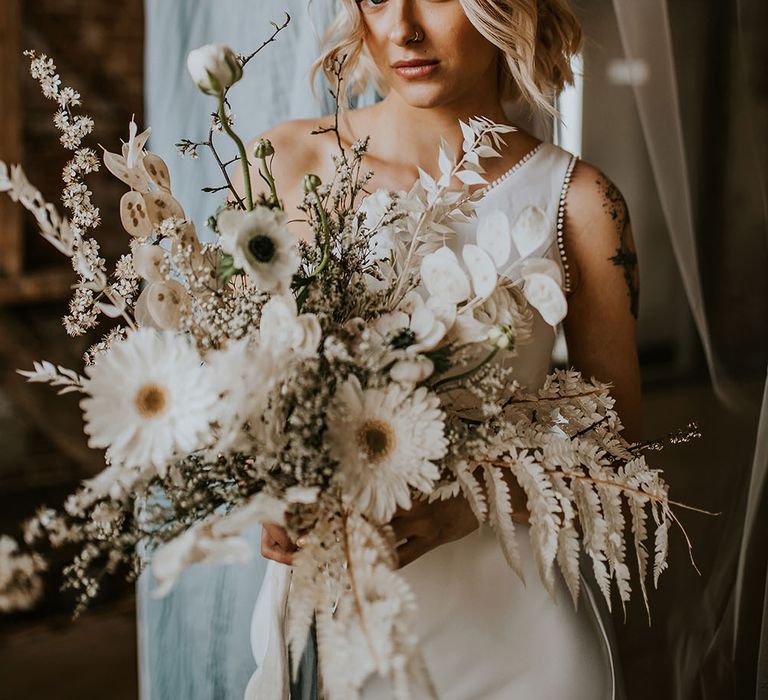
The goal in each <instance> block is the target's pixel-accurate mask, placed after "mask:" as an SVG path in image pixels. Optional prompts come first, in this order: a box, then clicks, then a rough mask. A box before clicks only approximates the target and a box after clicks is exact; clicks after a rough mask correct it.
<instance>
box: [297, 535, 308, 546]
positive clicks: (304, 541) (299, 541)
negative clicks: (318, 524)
mask: <svg viewBox="0 0 768 700" xmlns="http://www.w3.org/2000/svg"><path fill="white" fill-rule="evenodd" d="M305 544H307V538H306V537H304V535H301V536H300V537H298V539H297V540H296V546H297V547H303V546H304V545H305Z"/></svg>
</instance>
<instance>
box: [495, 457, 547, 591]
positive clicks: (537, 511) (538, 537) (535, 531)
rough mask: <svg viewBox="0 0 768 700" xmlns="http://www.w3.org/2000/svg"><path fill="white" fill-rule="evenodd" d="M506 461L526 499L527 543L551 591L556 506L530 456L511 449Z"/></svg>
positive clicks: (544, 477)
mask: <svg viewBox="0 0 768 700" xmlns="http://www.w3.org/2000/svg"><path fill="white" fill-rule="evenodd" d="M508 463H509V465H510V468H511V469H512V473H513V474H514V475H515V478H516V479H517V483H518V484H520V487H521V488H522V489H523V491H525V495H526V496H527V498H528V510H529V511H530V514H531V515H530V521H529V523H530V536H531V544H532V545H533V547H532V550H533V558H534V560H535V561H536V566H537V568H538V570H539V576H541V580H542V581H543V583H544V585H545V587H546V588H547V590H548V591H549V592H550V593H554V586H555V578H554V571H553V568H552V567H553V564H554V561H555V557H556V555H557V531H558V525H559V523H558V520H559V518H558V516H559V514H560V505H559V504H558V502H557V499H556V498H555V495H554V493H553V491H552V485H551V484H550V482H549V480H548V479H547V475H546V473H545V472H544V470H543V469H542V467H541V465H540V464H539V463H538V462H537V460H536V459H535V458H534V457H533V456H532V455H530V454H523V453H519V452H516V451H515V453H513V454H510V457H509V459H508Z"/></svg>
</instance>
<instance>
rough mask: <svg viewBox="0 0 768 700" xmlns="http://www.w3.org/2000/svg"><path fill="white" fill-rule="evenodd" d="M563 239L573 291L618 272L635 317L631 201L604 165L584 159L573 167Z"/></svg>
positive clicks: (636, 288) (636, 284) (636, 286)
mask: <svg viewBox="0 0 768 700" xmlns="http://www.w3.org/2000/svg"><path fill="white" fill-rule="evenodd" d="M564 243H565V250H566V254H567V257H568V262H569V268H570V270H571V275H572V280H571V282H572V284H571V286H572V289H573V290H574V292H575V291H576V290H578V289H579V287H584V286H591V285H592V284H601V283H604V282H605V281H606V280H607V279H610V278H612V277H618V278H619V279H621V280H622V281H623V286H625V288H626V291H627V295H628V297H629V307H630V310H631V312H632V315H633V316H635V317H637V312H638V302H639V299H638V297H639V274H638V260H637V252H636V248H635V243H634V239H633V236H632V225H631V221H630V215H629V206H628V205H627V201H626V199H625V198H624V195H623V194H622V192H621V190H620V189H619V188H618V187H617V185H616V184H615V183H614V182H613V181H612V180H611V179H610V178H609V177H608V176H607V175H606V174H605V173H604V172H603V171H602V170H600V169H599V168H598V167H596V166H594V165H592V164H591V163H587V162H585V161H581V160H579V161H577V163H576V165H575V167H574V169H573V174H572V177H571V183H570V186H569V188H568V193H567V195H566V200H565V231H564ZM588 278H589V279H588Z"/></svg>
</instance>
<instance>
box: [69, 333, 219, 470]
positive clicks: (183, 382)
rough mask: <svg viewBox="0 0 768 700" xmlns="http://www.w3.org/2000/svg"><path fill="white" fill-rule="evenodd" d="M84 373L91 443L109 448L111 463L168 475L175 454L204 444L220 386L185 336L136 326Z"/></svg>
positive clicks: (191, 450)
mask: <svg viewBox="0 0 768 700" xmlns="http://www.w3.org/2000/svg"><path fill="white" fill-rule="evenodd" d="M85 373H86V375H87V379H86V381H85V384H84V389H85V393H86V394H88V396H87V397H86V398H84V399H83V400H82V401H81V402H80V406H81V408H82V409H83V414H84V418H85V432H86V434H87V435H89V440H88V445H89V446H90V447H100V448H106V449H107V455H108V457H109V460H110V462H111V463H112V464H119V465H124V466H128V467H143V468H147V467H152V468H154V469H156V470H157V471H158V473H160V474H161V475H164V474H165V470H166V467H167V465H168V464H169V463H170V462H171V461H172V460H173V459H175V458H179V457H182V456H184V455H187V454H189V453H190V452H193V451H194V450H196V449H199V448H200V447H202V446H203V444H204V442H205V440H206V436H207V433H208V429H209V426H208V417H209V415H210V412H211V410H212V408H213V406H215V404H216V401H217V392H216V390H215V387H214V386H213V382H212V377H211V375H210V373H209V372H208V371H207V370H206V368H205V367H204V366H203V364H202V362H201V359H200V356H199V355H198V353H197V351H196V350H195V349H194V348H193V347H192V346H191V345H190V344H189V342H187V340H186V339H185V338H183V337H181V336H179V335H176V334H174V333H168V332H165V333H158V332H156V331H154V330H151V329H140V330H138V331H134V332H132V333H129V334H128V337H127V338H126V339H125V340H122V341H120V342H116V343H114V344H113V345H112V346H111V347H110V349H109V350H107V351H106V352H104V353H103V354H102V355H100V357H99V359H98V362H96V363H95V364H93V365H89V366H88V367H86V368H85Z"/></svg>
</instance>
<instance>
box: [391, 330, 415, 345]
mask: <svg viewBox="0 0 768 700" xmlns="http://www.w3.org/2000/svg"><path fill="white" fill-rule="evenodd" d="M415 342H416V334H415V333H414V332H413V331H412V330H411V329H410V328H401V329H400V330H399V331H395V332H394V333H393V334H392V335H391V336H390V339H389V345H390V347H392V348H394V349H395V350H402V349H403V348H407V347H408V346H409V345H413V344H414V343H415Z"/></svg>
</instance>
